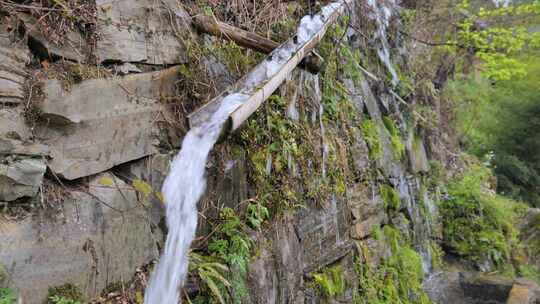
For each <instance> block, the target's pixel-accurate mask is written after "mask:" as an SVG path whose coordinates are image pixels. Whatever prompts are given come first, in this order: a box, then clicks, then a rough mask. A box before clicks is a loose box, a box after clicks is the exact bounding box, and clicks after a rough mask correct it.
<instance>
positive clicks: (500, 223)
mask: <svg viewBox="0 0 540 304" xmlns="http://www.w3.org/2000/svg"><path fill="white" fill-rule="evenodd" d="M490 176H491V175H490V171H489V169H487V168H485V167H482V166H480V165H473V166H472V167H471V168H469V169H468V170H467V171H466V172H465V173H464V174H462V176H460V177H458V178H456V179H455V180H454V181H452V182H451V183H450V184H449V185H448V194H449V197H448V199H446V200H444V201H443V202H441V204H440V213H441V218H442V221H443V227H444V228H443V236H444V242H445V243H446V245H448V246H449V247H451V248H452V249H453V250H454V251H455V252H456V253H458V254H459V255H461V256H463V257H464V258H467V259H469V260H471V261H474V262H481V261H485V260H486V259H487V260H489V261H491V262H492V263H493V264H494V265H496V266H503V264H504V263H506V262H507V261H508V259H509V257H510V252H511V250H512V247H513V246H514V245H516V242H517V231H516V230H515V229H514V222H515V221H516V218H517V211H518V210H519V209H520V208H522V205H521V204H519V203H517V202H514V201H512V200H509V199H505V198H502V197H500V196H497V195H494V194H489V193H486V190H485V189H484V187H485V185H486V184H487V182H488V179H489V178H490Z"/></svg>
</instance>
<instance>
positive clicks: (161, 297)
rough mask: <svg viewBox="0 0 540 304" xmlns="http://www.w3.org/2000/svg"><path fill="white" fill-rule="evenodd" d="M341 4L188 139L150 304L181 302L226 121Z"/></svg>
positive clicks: (168, 191)
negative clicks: (211, 161) (213, 154)
mask: <svg viewBox="0 0 540 304" xmlns="http://www.w3.org/2000/svg"><path fill="white" fill-rule="evenodd" d="M341 3H342V1H338V2H334V3H331V4H329V5H327V6H325V7H323V9H322V14H320V15H315V16H306V17H304V18H302V21H301V23H300V25H299V27H298V30H297V38H298V39H297V42H294V41H293V40H290V41H289V42H287V43H286V44H285V45H283V46H281V47H280V48H278V49H276V50H275V51H274V52H273V53H272V56H271V57H270V58H269V59H267V60H265V61H263V62H261V63H260V64H259V65H257V66H256V67H255V68H254V69H253V70H252V71H251V72H250V73H249V74H248V75H246V78H245V80H244V82H243V83H241V85H240V86H241V87H242V89H241V92H245V94H243V93H233V94H230V95H229V96H227V97H225V98H224V99H223V101H221V103H220V106H219V109H218V110H217V111H216V112H215V113H214V114H213V115H212V117H211V118H210V119H209V120H208V121H206V122H204V123H202V124H201V125H200V126H197V127H194V128H192V129H191V130H190V131H189V132H188V133H187V134H186V136H185V137H184V140H183V143H182V149H181V150H180V153H178V155H177V156H176V157H175V159H174V161H173V163H172V165H171V169H170V173H169V175H168V176H167V178H166V179H165V182H164V184H163V189H162V192H163V195H164V198H165V203H166V206H167V210H166V215H167V227H168V229H169V231H168V234H167V240H166V241H165V248H164V251H163V254H162V256H161V258H160V260H159V263H158V265H157V267H156V269H155V270H154V272H153V273H152V276H151V278H150V282H149V285H148V288H147V290H146V294H145V297H144V303H145V304H177V303H179V301H181V300H180V288H181V286H182V285H183V284H184V281H185V278H186V276H187V272H188V265H189V261H188V254H189V248H190V246H191V242H192V240H193V238H194V236H195V232H196V229H197V215H198V214H197V203H198V201H199V199H200V198H201V196H202V195H203V193H204V190H205V188H206V179H205V166H206V161H207V158H208V155H209V153H210V151H211V149H212V147H213V146H214V144H215V143H216V141H217V140H218V137H219V133H220V131H221V129H222V126H223V124H224V123H225V121H226V119H227V118H228V117H229V115H230V114H231V113H232V112H233V111H234V110H235V109H237V108H238V107H239V106H240V105H241V104H242V103H243V102H244V101H246V100H247V99H248V98H249V96H248V94H251V93H253V92H254V91H255V90H257V88H258V87H259V86H260V85H262V84H264V83H265V82H266V81H268V80H269V79H271V78H272V77H273V76H275V75H276V73H278V72H279V71H280V69H281V68H282V66H283V65H284V64H285V63H287V62H288V61H289V60H290V59H291V57H292V56H293V54H294V53H296V52H297V51H298V50H299V49H300V48H301V47H302V46H303V45H304V44H305V43H306V42H308V41H310V40H311V39H312V38H313V36H314V35H315V34H317V33H318V32H319V31H320V30H321V29H322V27H323V26H324V21H326V20H327V19H328V18H329V17H330V15H331V14H332V13H333V12H334V11H335V9H337V8H339V7H340V6H341ZM270 165H271V163H270ZM268 170H269V171H270V170H271V166H270V168H268Z"/></svg>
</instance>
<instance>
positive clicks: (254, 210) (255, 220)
mask: <svg viewBox="0 0 540 304" xmlns="http://www.w3.org/2000/svg"><path fill="white" fill-rule="evenodd" d="M269 216H270V213H269V212H268V208H266V207H265V206H263V205H262V204H261V203H260V202H251V203H250V204H249V205H248V207H247V210H246V219H247V221H248V223H249V224H250V225H251V227H253V228H255V229H259V228H260V227H261V225H262V223H263V222H264V221H265V220H266V219H268V217H269Z"/></svg>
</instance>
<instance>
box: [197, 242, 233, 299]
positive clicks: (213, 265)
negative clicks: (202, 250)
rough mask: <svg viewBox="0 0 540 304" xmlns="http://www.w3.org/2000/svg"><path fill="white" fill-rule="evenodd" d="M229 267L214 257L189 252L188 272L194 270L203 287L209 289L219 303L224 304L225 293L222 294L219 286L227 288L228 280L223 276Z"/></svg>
mask: <svg viewBox="0 0 540 304" xmlns="http://www.w3.org/2000/svg"><path fill="white" fill-rule="evenodd" d="M228 271H229V268H228V267H227V266H226V265H224V264H222V263H220V262H218V261H217V260H216V259H215V258H214V259H212V258H211V257H207V256H203V255H200V254H197V253H194V252H192V253H191V254H190V272H196V273H197V276H198V277H199V279H200V280H201V282H202V283H203V286H204V287H203V288H206V289H208V291H210V294H211V296H212V297H213V298H214V299H216V300H217V301H219V303H221V304H225V303H226V302H225V299H226V295H225V294H223V291H222V288H220V284H221V286H223V287H225V288H228V287H230V286H231V284H230V283H229V281H228V280H227V279H226V278H225V276H226V273H227V272H228Z"/></svg>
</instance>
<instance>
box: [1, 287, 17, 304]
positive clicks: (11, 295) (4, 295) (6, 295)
mask: <svg viewBox="0 0 540 304" xmlns="http://www.w3.org/2000/svg"><path fill="white" fill-rule="evenodd" d="M16 301H17V296H16V295H15V292H14V291H13V290H12V289H10V288H0V304H14V303H15V302H16Z"/></svg>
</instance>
